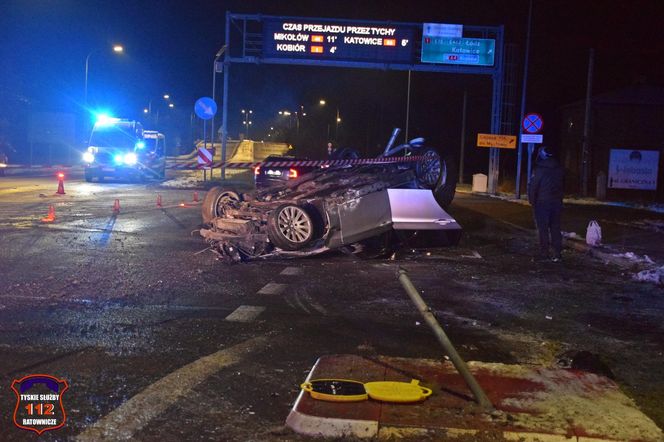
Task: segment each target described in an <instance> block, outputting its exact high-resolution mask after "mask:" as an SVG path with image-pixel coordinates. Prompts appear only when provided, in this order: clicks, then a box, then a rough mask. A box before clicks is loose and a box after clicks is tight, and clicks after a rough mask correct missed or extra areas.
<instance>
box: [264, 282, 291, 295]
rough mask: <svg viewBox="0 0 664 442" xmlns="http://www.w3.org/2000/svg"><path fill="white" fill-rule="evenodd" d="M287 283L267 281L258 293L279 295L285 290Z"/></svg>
mask: <svg viewBox="0 0 664 442" xmlns="http://www.w3.org/2000/svg"><path fill="white" fill-rule="evenodd" d="M286 287H287V284H279V283H277V282H268V283H267V284H265V286H264V287H263V288H262V289H260V290H259V291H258V294H259V295H280V294H282V293H283V291H284V290H286Z"/></svg>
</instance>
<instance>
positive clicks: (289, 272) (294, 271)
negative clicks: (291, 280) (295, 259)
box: [279, 267, 302, 276]
mask: <svg viewBox="0 0 664 442" xmlns="http://www.w3.org/2000/svg"><path fill="white" fill-rule="evenodd" d="M279 274H280V275H284V276H298V275H301V274H302V268H301V267H286V268H285V269H283V270H282V271H281V273H279Z"/></svg>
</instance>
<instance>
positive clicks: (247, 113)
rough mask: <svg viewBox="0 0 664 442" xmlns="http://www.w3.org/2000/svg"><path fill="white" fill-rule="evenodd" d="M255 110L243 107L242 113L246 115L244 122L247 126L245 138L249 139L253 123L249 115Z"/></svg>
mask: <svg viewBox="0 0 664 442" xmlns="http://www.w3.org/2000/svg"><path fill="white" fill-rule="evenodd" d="M253 113H254V111H253V110H251V109H249V110H244V109H242V114H243V115H244V122H243V123H242V124H243V125H244V127H245V139H247V140H248V139H249V125H251V124H252V122H251V120H250V119H249V116H250V115H251V114H253Z"/></svg>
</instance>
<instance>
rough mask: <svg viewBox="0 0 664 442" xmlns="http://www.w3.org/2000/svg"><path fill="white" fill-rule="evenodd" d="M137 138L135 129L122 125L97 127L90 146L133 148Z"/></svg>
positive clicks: (91, 137)
mask: <svg viewBox="0 0 664 442" xmlns="http://www.w3.org/2000/svg"><path fill="white" fill-rule="evenodd" d="M137 141H138V140H137V138H136V136H135V135H134V133H133V130H130V129H129V128H123V127H121V126H115V125H113V126H104V127H99V128H98V127H95V129H94V130H93V131H92V135H91V136H90V146H96V147H115V148H120V149H133V148H134V146H135V145H136V142H137Z"/></svg>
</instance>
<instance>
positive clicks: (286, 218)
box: [267, 204, 315, 250]
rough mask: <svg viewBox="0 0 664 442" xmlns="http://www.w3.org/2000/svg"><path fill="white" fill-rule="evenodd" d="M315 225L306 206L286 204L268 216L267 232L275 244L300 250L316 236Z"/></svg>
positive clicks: (282, 247) (283, 247) (286, 248)
mask: <svg viewBox="0 0 664 442" xmlns="http://www.w3.org/2000/svg"><path fill="white" fill-rule="evenodd" d="M314 232H315V225H314V222H313V219H312V218H311V216H310V215H309V213H307V211H306V210H305V209H304V207H301V206H296V205H295V204H284V205H282V206H279V207H277V208H276V209H275V210H274V211H273V212H272V213H271V214H270V215H269V217H268V220H267V234H268V238H270V241H271V242H272V244H274V245H275V246H277V247H279V248H281V249H284V250H299V249H302V248H303V247H305V246H306V245H307V244H309V243H310V242H311V240H312V239H313V238H314Z"/></svg>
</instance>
